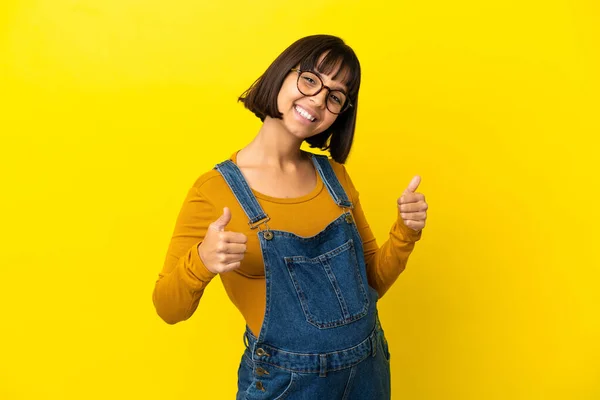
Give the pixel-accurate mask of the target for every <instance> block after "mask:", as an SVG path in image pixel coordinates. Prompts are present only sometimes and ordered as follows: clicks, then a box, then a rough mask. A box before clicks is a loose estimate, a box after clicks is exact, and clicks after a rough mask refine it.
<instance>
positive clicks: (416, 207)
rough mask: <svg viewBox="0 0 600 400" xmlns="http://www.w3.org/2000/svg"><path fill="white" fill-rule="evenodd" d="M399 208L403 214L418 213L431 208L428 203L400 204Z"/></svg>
mask: <svg viewBox="0 0 600 400" xmlns="http://www.w3.org/2000/svg"><path fill="white" fill-rule="evenodd" d="M398 208H399V210H400V211H402V212H418V211H427V209H428V208H429V206H428V205H427V203H425V202H422V201H419V202H418V203H405V204H399V205H398Z"/></svg>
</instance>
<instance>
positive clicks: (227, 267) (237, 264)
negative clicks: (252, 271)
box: [223, 261, 242, 272]
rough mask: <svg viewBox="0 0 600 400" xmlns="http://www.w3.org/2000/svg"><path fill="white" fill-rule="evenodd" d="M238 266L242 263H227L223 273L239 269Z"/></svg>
mask: <svg viewBox="0 0 600 400" xmlns="http://www.w3.org/2000/svg"><path fill="white" fill-rule="evenodd" d="M240 265H242V263H241V262H239V261H237V262H232V263H229V264H227V265H226V266H225V271H223V272H227V271H231V270H234V269H236V268H239V267H240Z"/></svg>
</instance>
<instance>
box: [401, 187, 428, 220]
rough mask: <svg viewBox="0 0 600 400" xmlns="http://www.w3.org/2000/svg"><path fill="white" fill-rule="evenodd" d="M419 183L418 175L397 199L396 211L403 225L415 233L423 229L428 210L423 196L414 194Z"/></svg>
mask: <svg viewBox="0 0 600 400" xmlns="http://www.w3.org/2000/svg"><path fill="white" fill-rule="evenodd" d="M420 183H421V177H420V176H419V175H417V176H415V177H414V178H413V179H412V180H411V181H410V183H409V184H408V187H407V188H406V189H405V190H404V193H402V196H400V198H399V199H398V211H399V212H400V216H401V217H402V221H404V225H406V226H408V227H409V228H411V229H412V230H414V231H417V232H419V231H420V230H421V229H423V228H424V227H425V220H426V219H427V208H428V206H427V203H426V202H425V195H423V193H415V192H416V190H417V188H418V187H419V184H420Z"/></svg>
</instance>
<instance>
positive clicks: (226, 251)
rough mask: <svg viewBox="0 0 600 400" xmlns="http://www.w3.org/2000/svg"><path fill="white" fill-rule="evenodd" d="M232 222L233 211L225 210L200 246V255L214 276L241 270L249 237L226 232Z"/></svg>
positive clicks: (210, 226)
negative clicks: (237, 269)
mask: <svg viewBox="0 0 600 400" xmlns="http://www.w3.org/2000/svg"><path fill="white" fill-rule="evenodd" d="M229 221H231V211H230V210H229V208H228V207H225V208H223V214H222V215H221V216H220V217H219V218H218V219H217V220H216V221H215V222H213V223H211V224H210V225H209V226H208V230H207V231H206V237H205V238H204V240H203V241H202V243H200V245H199V246H198V255H199V256H200V259H201V260H202V262H203V263H204V265H205V266H206V268H207V269H208V270H209V271H210V272H212V273H213V274H220V273H222V272H227V271H231V270H232V269H236V268H239V266H240V264H241V261H242V260H243V259H244V253H245V252H246V242H247V241H248V237H247V236H246V235H244V234H243V233H237V232H225V227H226V226H227V224H228V223H229Z"/></svg>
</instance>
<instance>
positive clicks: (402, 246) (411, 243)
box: [344, 168, 422, 298]
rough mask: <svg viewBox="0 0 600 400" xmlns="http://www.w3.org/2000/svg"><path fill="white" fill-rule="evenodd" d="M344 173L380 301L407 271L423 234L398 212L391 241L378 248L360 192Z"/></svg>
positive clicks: (369, 268)
mask: <svg viewBox="0 0 600 400" xmlns="http://www.w3.org/2000/svg"><path fill="white" fill-rule="evenodd" d="M344 173H345V178H346V182H347V183H348V187H349V188H350V193H349V195H350V196H351V200H352V202H353V204H354V210H353V215H354V220H355V221H356V227H357V228H358V233H359V234H360V237H361V238H362V241H363V249H364V254H365V263H366V265H367V278H368V280H369V285H370V286H371V287H373V288H374V289H375V290H377V292H378V293H379V298H381V297H382V296H383V295H384V294H385V292H387V291H388V289H389V288H390V287H391V286H392V284H393V283H394V282H395V281H396V279H397V278H398V276H399V275H400V273H401V272H402V271H404V268H406V263H407V262H408V257H409V256H410V254H411V252H412V251H413V248H414V247H415V242H417V241H418V240H419V239H420V238H421V233H422V231H419V232H416V231H414V230H412V229H411V228H409V227H407V226H406V225H405V224H404V221H403V220H402V218H401V216H400V211H398V215H397V217H396V221H395V222H394V224H393V225H392V227H391V229H390V232H389V237H388V239H387V240H386V241H385V242H384V243H383V244H382V245H381V247H378V246H377V241H376V238H375V236H374V235H373V232H372V231H371V228H370V226H369V223H368V222H367V219H366V217H365V214H364V211H363V209H362V206H361V204H360V200H359V195H358V191H357V190H356V188H355V187H354V184H353V183H352V180H351V179H350V176H349V175H348V173H347V172H346V169H345V168H344Z"/></svg>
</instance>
